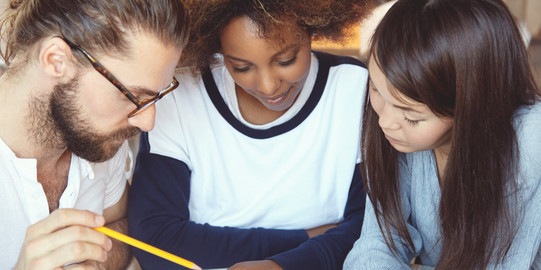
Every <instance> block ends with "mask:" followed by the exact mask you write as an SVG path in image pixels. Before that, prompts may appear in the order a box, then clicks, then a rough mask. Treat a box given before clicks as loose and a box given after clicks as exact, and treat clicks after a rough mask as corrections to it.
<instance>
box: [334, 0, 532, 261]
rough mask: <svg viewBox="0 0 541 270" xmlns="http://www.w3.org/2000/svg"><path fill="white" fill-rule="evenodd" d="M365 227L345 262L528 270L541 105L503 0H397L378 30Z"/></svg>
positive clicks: (366, 150)
mask: <svg viewBox="0 0 541 270" xmlns="http://www.w3.org/2000/svg"><path fill="white" fill-rule="evenodd" d="M368 68H369V73H370V82H369V101H367V102H369V104H368V103H367V104H366V106H365V111H364V116H363V117H364V121H363V130H365V131H369V132H366V133H364V134H363V141H362V142H363V161H364V163H363V164H364V167H363V169H362V171H363V172H365V173H366V174H365V177H366V178H364V179H367V180H368V181H367V182H366V183H365V190H366V192H367V194H368V197H369V199H370V202H371V203H368V204H367V206H366V214H365V220H364V225H363V226H364V227H363V230H362V233H361V238H360V239H359V240H358V241H357V243H356V244H355V246H354V248H353V249H352V251H351V253H350V254H349V255H348V257H347V259H346V262H345V264H344V268H345V269H410V266H409V263H410V261H411V260H412V259H413V258H414V257H416V258H417V261H418V262H419V263H420V264H422V265H425V266H432V267H435V268H436V269H494V268H496V269H529V268H530V266H531V264H532V261H533V259H534V257H535V254H536V252H537V250H538V247H539V244H540V241H541V212H540V207H541V190H540V189H539V185H540V183H541V103H540V102H539V100H540V94H539V90H538V88H537V87H536V85H535V83H534V81H533V78H532V74H531V71H530V68H529V65H528V58H527V54H526V50H525V47H524V44H523V41H522V39H521V36H520V33H519V31H518V30H517V27H516V25H515V21H514V19H513V17H512V16H511V14H510V13H509V11H508V10H507V8H506V6H505V5H504V3H503V2H502V1H500V0H399V1H398V2H397V3H396V4H394V6H393V7H392V8H391V9H390V10H389V11H388V13H387V14H386V16H385V17H384V19H383V20H382V21H381V23H380V24H379V25H378V27H377V30H376V32H375V34H374V36H373V44H372V49H371V57H370V61H369V66H368Z"/></svg>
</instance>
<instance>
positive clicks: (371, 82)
mask: <svg viewBox="0 0 541 270" xmlns="http://www.w3.org/2000/svg"><path fill="white" fill-rule="evenodd" d="M368 80H369V82H370V86H371V87H372V88H374V89H375V90H376V91H378V92H379V90H378V88H377V87H376V85H375V84H374V82H373V81H372V78H370V75H369V76H368ZM393 107H395V108H398V109H401V110H403V111H405V112H414V113H418V114H423V112H421V111H418V110H415V109H413V108H411V107H406V106H400V105H396V104H393Z"/></svg>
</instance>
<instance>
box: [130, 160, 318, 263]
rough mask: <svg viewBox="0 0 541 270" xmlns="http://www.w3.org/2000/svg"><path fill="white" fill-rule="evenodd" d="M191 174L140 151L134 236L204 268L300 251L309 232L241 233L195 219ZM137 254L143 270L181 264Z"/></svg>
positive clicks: (132, 209) (183, 166) (134, 190)
mask: <svg viewBox="0 0 541 270" xmlns="http://www.w3.org/2000/svg"><path fill="white" fill-rule="evenodd" d="M189 200H190V171H189V169H188V167H187V165H186V164H185V163H184V162H181V161H179V160H176V159H173V158H170V157H166V156H161V155H157V154H151V153H148V152H140V153H139V155H138V156H137V164H136V167H135V172H134V177H133V181H132V186H131V189H130V194H129V200H128V222H129V233H130V235H131V236H132V237H134V238H136V239H139V240H141V241H143V242H146V243H149V244H151V245H154V246H156V247H158V248H160V249H163V250H166V251H168V252H171V253H173V254H176V255H178V256H180V257H183V258H186V259H188V260H191V261H193V262H195V263H196V264H197V265H199V266H201V267H204V268H224V267H230V266H231V265H232V264H234V263H236V262H239V261H249V260H261V259H264V258H266V257H269V256H272V255H274V254H277V253H280V252H283V251H286V250H290V249H292V248H295V247H297V246H298V245H300V244H301V243H302V242H304V241H306V240H307V239H308V236H307V234H306V232H305V231H304V230H274V229H263V228H251V229H239V228H233V227H216V226H211V225H209V224H198V223H195V222H193V221H190V212H189V208H188V203H189ZM133 253H134V255H135V257H136V258H137V260H138V262H139V264H140V265H141V266H142V268H143V269H160V270H167V269H178V265H176V264H174V263H171V262H169V261H166V260H164V259H162V258H159V257H156V256H154V255H152V254H150V253H147V252H144V251H142V250H139V249H136V248H134V249H133Z"/></svg>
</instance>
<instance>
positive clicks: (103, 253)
mask: <svg viewBox="0 0 541 270" xmlns="http://www.w3.org/2000/svg"><path fill="white" fill-rule="evenodd" d="M4 14H5V15H4V17H3V18H2V24H1V30H2V32H1V35H2V36H1V38H2V40H3V41H4V42H5V45H4V46H3V47H2V50H1V53H2V57H3V58H4V61H5V62H6V63H7V65H8V69H7V71H6V72H5V73H4V74H3V75H2V77H0V219H1V220H2V222H1V223H0V262H1V263H0V269H61V268H63V269H69V268H77V267H79V268H81V267H85V268H84V269H125V267H126V265H127V263H128V262H129V260H130V258H131V257H130V252H129V248H128V247H126V246H125V245H123V244H121V243H120V242H112V241H111V240H110V239H109V238H107V237H106V236H105V235H104V234H102V233H100V232H98V231H95V230H93V229H92V228H95V227H99V226H104V225H105V226H107V227H110V228H112V229H114V230H117V231H119V232H123V233H127V226H126V218H125V216H126V202H127V190H128V189H127V187H128V185H127V184H126V179H127V176H128V174H129V171H128V172H127V171H126V160H127V156H128V155H129V154H130V151H129V148H128V146H127V143H126V139H128V138H130V137H131V136H133V135H136V134H137V133H139V132H140V131H141V130H142V131H149V130H151V129H152V127H153V125H154V113H155V110H154V103H155V102H156V101H158V100H159V99H160V98H161V97H163V96H164V95H165V94H167V93H169V92H171V91H172V90H173V89H175V88H176V87H177V86H178V82H177V81H176V80H175V79H174V77H173V75H174V72H175V68H176V66H177V64H178V61H179V58H180V55H181V51H182V48H183V47H184V45H185V42H186V35H185V33H186V27H187V25H188V18H187V13H186V11H185V9H184V7H183V6H182V4H181V3H180V1H178V0H141V1H128V0H116V1H111V0H54V1H53V0H24V1H20V0H19V1H14V0H12V1H11V2H10V6H9V7H8V10H7V12H6V13H4ZM98 59H99V61H98ZM113 74H114V75H113Z"/></svg>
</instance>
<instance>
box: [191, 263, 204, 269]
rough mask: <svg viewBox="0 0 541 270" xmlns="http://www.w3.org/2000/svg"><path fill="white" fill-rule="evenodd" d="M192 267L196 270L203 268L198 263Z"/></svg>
mask: <svg viewBox="0 0 541 270" xmlns="http://www.w3.org/2000/svg"><path fill="white" fill-rule="evenodd" d="M192 269H194V270H203V269H202V268H201V267H199V266H197V264H195V263H194V264H193V266H192Z"/></svg>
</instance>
